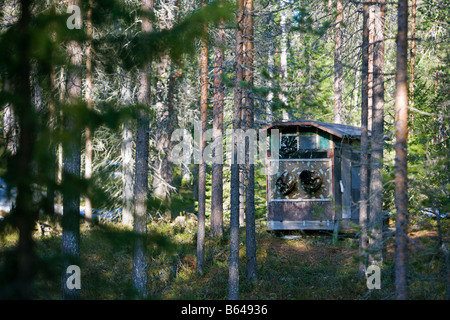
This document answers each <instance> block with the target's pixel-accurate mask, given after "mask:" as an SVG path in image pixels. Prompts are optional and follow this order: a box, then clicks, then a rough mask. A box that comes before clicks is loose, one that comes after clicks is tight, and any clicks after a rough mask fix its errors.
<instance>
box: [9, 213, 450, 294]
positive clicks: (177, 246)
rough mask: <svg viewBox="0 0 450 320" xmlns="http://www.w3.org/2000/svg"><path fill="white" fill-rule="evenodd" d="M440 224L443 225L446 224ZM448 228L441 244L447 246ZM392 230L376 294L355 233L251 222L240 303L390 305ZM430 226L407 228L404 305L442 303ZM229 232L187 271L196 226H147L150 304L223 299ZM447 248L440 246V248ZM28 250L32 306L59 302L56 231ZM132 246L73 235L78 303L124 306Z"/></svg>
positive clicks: (441, 274)
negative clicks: (252, 250) (33, 277)
mask: <svg viewBox="0 0 450 320" xmlns="http://www.w3.org/2000/svg"><path fill="white" fill-rule="evenodd" d="M447 220H448V219H447ZM448 223H449V222H448V221H443V227H444V228H442V230H446V231H447V233H446V234H444V239H446V240H447V241H448V240H449V234H448V230H449V228H448ZM392 228H393V226H391V230H390V231H389V230H388V231H387V233H386V243H385V244H386V245H385V248H386V250H385V252H384V264H383V266H382V274H381V289H380V290H369V289H368V288H367V284H366V279H365V278H361V277H358V264H359V263H358V259H357V256H358V240H357V237H356V236H355V234H341V235H340V236H339V239H338V240H337V241H333V237H332V235H331V234H330V233H325V232H289V233H288V235H289V236H290V237H285V235H286V234H279V233H274V232H269V231H267V227H266V222H265V221H264V220H258V221H257V228H256V232H257V236H256V240H257V263H258V278H257V281H256V282H255V283H252V284H251V283H248V281H246V279H245V263H246V261H245V245H244V244H245V228H241V251H240V258H241V259H240V270H241V271H240V298H241V299H251V300H258V299H279V300H281V299H283V300H288V299H299V300H301V299H311V300H330V299H332V300H335V299H338V300H339V299H345V300H355V299H364V300H366V299H394V298H395V296H394V263H393V260H394V256H393V255H394V239H393V238H392V234H393V232H392V231H393V229H392ZM435 230H436V227H435V221H432V220H430V219H429V220H428V222H427V225H426V227H423V228H420V229H419V228H412V232H411V233H410V237H411V239H412V242H411V248H410V249H411V250H410V265H409V287H410V297H411V298H412V299H444V298H445V290H446V277H447V269H446V264H445V259H444V258H443V255H442V254H441V252H440V251H439V250H437V245H436V244H437V233H436V231H435ZM228 231H229V230H227V229H225V231H224V236H223V237H222V238H211V237H208V239H207V243H206V268H205V270H204V273H203V274H202V275H199V274H197V272H196V270H195V263H196V221H195V219H186V222H185V224H184V225H181V224H177V223H173V222H165V221H154V222H152V223H151V224H150V225H149V238H148V245H147V250H148V255H149V257H150V258H149V284H148V286H149V287H148V289H149V298H150V299H194V300H197V299H199V300H206V299H227V297H228V252H229V238H228V233H229V232H228ZM390 235H391V236H390ZM16 241H17V234H15V233H13V232H12V233H10V234H9V235H4V236H3V237H1V238H0V266H2V265H3V264H4V262H5V260H4V259H2V258H3V257H5V255H6V253H7V252H8V251H9V249H11V248H12V247H13V245H14V243H15V242H16ZM447 243H448V242H447ZM36 244H37V245H36V251H37V253H38V256H39V258H40V259H41V262H43V264H41V268H40V270H39V272H38V277H37V281H36V293H37V298H38V299H60V279H61V270H60V268H58V265H59V261H60V258H61V256H60V255H59V252H60V248H61V236H60V230H58V229H53V230H51V231H50V232H49V233H47V234H41V235H38V234H36ZM132 244H133V237H132V233H131V232H130V230H126V229H124V228H123V227H120V226H118V225H114V224H109V225H108V224H96V225H94V226H92V225H87V224H83V225H82V231H81V262H80V264H81V265H80V268H81V283H82V291H81V292H82V293H81V298H82V299H130V298H131V297H132V281H131V280H132V279H131V275H132Z"/></svg>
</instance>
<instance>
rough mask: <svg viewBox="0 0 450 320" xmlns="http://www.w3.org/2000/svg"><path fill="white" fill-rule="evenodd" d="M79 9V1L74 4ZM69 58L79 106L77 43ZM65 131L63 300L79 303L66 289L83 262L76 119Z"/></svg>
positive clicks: (73, 98)
mask: <svg viewBox="0 0 450 320" xmlns="http://www.w3.org/2000/svg"><path fill="white" fill-rule="evenodd" d="M71 4H73V5H80V3H79V1H77V0H74V1H72V2H71ZM67 54H68V55H69V58H70V64H71V65H72V68H71V70H70V72H69V73H68V81H67V88H66V89H67V94H68V99H69V103H77V102H78V101H79V100H80V99H82V90H81V88H82V80H81V74H82V72H81V67H82V59H83V50H82V48H81V44H80V43H78V42H77V41H70V42H69V43H68V44H67ZM64 118H65V130H66V131H67V132H69V133H71V136H72V139H71V140H70V141H69V142H68V143H67V144H66V145H65V148H64V149H63V151H64V152H63V156H64V163H63V183H64V184H65V185H66V188H65V190H66V191H65V193H64V194H63V216H62V227H63V234H62V253H63V255H64V256H65V263H64V264H63V270H62V272H63V299H68V300H72V299H79V297H80V290H79V289H70V288H67V285H66V281H67V277H68V274H67V273H66V268H67V267H68V266H69V265H72V264H75V265H76V264H78V263H79V258H80V190H79V189H78V188H77V187H76V181H77V180H78V179H80V173H81V128H77V126H76V124H75V119H73V118H72V116H70V115H65V116H64Z"/></svg>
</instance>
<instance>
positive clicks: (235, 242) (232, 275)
mask: <svg viewBox="0 0 450 320" xmlns="http://www.w3.org/2000/svg"><path fill="white" fill-rule="evenodd" d="M237 5H238V10H237V16H236V27H237V28H236V44H235V83H234V84H235V85H234V110H233V129H234V131H235V132H236V130H238V129H239V128H240V122H241V109H242V87H241V82H242V80H243V68H242V66H243V61H242V55H243V33H242V30H243V29H242V25H243V19H244V0H237ZM231 156H232V161H231V181H230V189H231V194H230V202H231V203H230V206H231V208H230V209H231V212H230V257H229V270H228V271H229V277H228V290H229V291H228V297H229V299H230V300H238V299H239V164H238V162H237V141H236V137H235V136H234V135H233V152H232V155H231Z"/></svg>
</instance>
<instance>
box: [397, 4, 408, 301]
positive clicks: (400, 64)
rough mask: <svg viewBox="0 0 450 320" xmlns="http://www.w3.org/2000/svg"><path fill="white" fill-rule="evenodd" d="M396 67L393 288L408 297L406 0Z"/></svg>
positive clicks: (401, 9)
mask: <svg viewBox="0 0 450 320" xmlns="http://www.w3.org/2000/svg"><path fill="white" fill-rule="evenodd" d="M397 21H398V32H397V71H396V74H395V85H396V91H395V137H396V143H395V207H396V210H397V217H396V222H395V226H396V232H395V291H396V296H397V299H401V300H406V299H408V284H407V265H408V248H407V245H408V187H407V180H408V171H407V170H408V169H407V164H408V162H407V138H408V83H407V78H408V1H407V0H399V1H398V20H397Z"/></svg>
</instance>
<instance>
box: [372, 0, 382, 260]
mask: <svg viewBox="0 0 450 320" xmlns="http://www.w3.org/2000/svg"><path fill="white" fill-rule="evenodd" d="M374 9H375V14H374V19H375V21H374V25H375V44H374V50H373V97H372V100H373V111H372V136H371V138H372V140H371V162H370V163H371V165H370V170H371V177H370V218H369V224H370V234H371V237H370V239H369V246H370V251H371V253H370V255H369V261H370V263H371V264H376V265H379V264H381V263H382V261H383V257H382V246H383V177H382V170H383V149H384V25H385V24H384V16H385V14H384V13H385V0H381V1H380V2H378V4H376V5H374Z"/></svg>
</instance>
